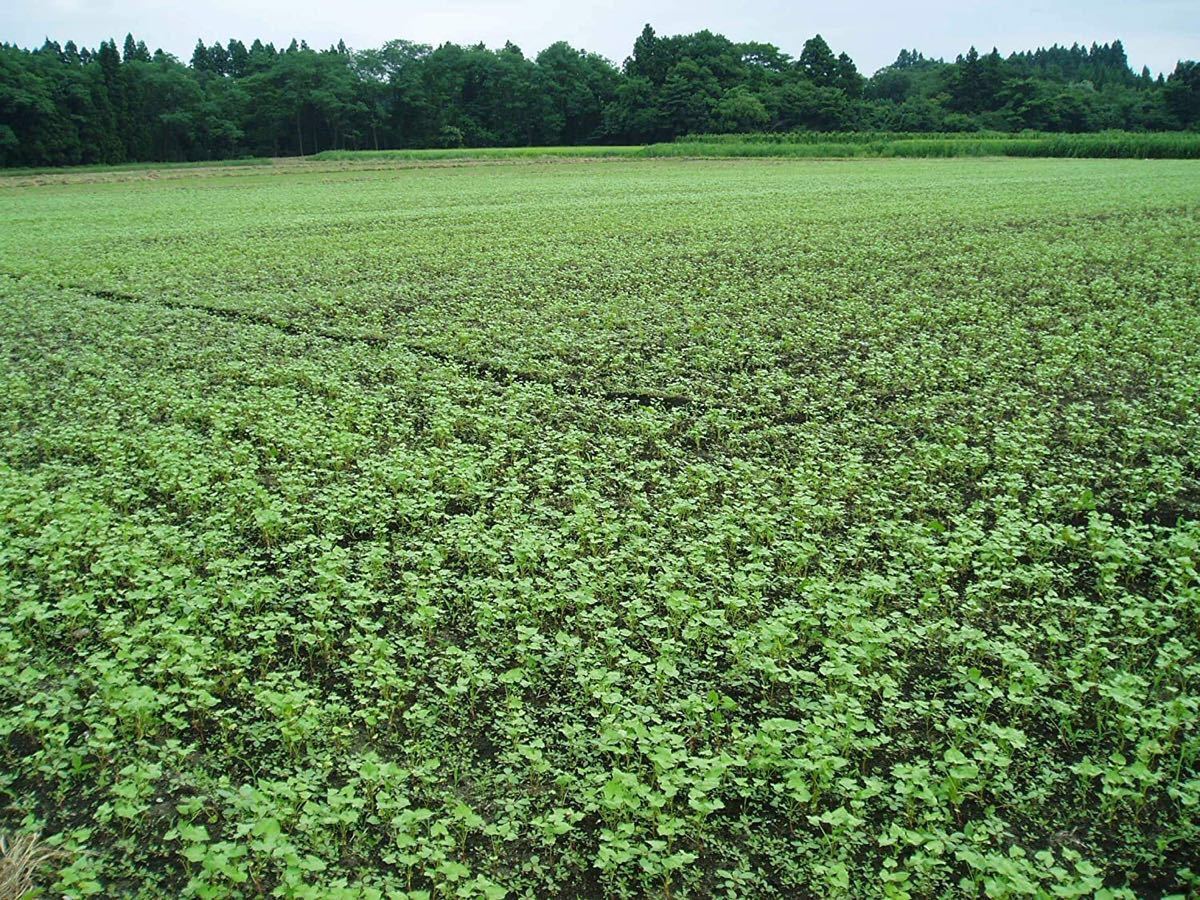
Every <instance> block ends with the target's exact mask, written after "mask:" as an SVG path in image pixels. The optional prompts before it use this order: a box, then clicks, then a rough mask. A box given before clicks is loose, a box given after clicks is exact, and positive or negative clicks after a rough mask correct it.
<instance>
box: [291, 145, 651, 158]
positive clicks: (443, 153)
mask: <svg viewBox="0 0 1200 900" xmlns="http://www.w3.org/2000/svg"><path fill="white" fill-rule="evenodd" d="M644 155H645V148H643V147H607V146H584V147H474V148H472V147H455V148H440V149H436V148H435V149H430V150H326V151H324V152H322V153H317V154H315V155H314V156H311V157H309V158H310V159H316V160H360V159H364V160H365V159H398V160H416V161H419V160H439V159H524V160H529V159H538V158H565V157H580V158H597V157H611V156H644Z"/></svg>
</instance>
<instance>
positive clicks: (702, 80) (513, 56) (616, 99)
mask: <svg viewBox="0 0 1200 900" xmlns="http://www.w3.org/2000/svg"><path fill="white" fill-rule="evenodd" d="M1197 127H1200V65H1197V63H1195V62H1180V63H1179V64H1178V65H1177V66H1176V68H1175V70H1174V71H1173V72H1172V73H1171V74H1170V76H1169V77H1166V78H1164V77H1163V76H1162V75H1159V76H1158V77H1157V78H1155V77H1153V76H1152V75H1151V73H1150V71H1149V70H1147V69H1143V70H1142V71H1141V72H1140V73H1135V72H1133V71H1132V70H1131V69H1130V67H1129V63H1128V60H1127V58H1126V55H1125V50H1124V47H1123V46H1122V45H1121V42H1120V41H1114V42H1113V43H1111V44H1099V45H1097V44H1092V45H1091V47H1083V46H1080V45H1078V44H1077V45H1074V46H1071V47H1061V46H1057V45H1056V46H1052V47H1049V48H1044V49H1039V50H1036V51H1031V52H1025V53H1014V54H1012V55H1010V56H1007V57H1004V56H1001V55H1000V54H999V53H998V52H996V51H995V50H992V51H991V52H990V53H986V54H980V53H979V52H977V51H976V50H975V49H974V48H971V49H970V51H969V52H967V53H966V54H963V55H961V56H959V57H958V58H957V59H955V60H954V62H947V61H945V60H941V59H929V58H926V57H925V56H924V55H923V54H922V53H920V52H918V51H916V50H903V51H901V52H900V54H899V56H898V57H897V58H896V61H895V62H894V63H892V64H891V65H889V66H887V67H885V68H883V69H881V70H880V71H878V72H876V73H875V74H874V75H873V76H871V77H870V78H867V77H864V75H863V74H862V73H860V72H859V71H858V69H857V67H856V66H855V64H854V62H853V60H851V59H850V57H849V56H848V55H847V54H845V53H835V52H834V50H833V49H832V48H830V46H829V45H828V44H827V43H826V41H825V40H823V39H822V38H821V37H820V35H817V36H815V37H813V38H811V39H810V40H808V41H806V42H805V44H804V47H803V49H802V50H801V52H800V55H799V56H798V57H795V58H793V57H791V56H789V55H788V54H786V53H784V52H783V51H782V50H780V49H779V48H778V47H775V46H773V45H771V44H765V43H736V42H734V41H730V40H728V39H727V38H725V37H722V36H721V35H718V34H713V33H711V32H709V31H700V32H697V33H696V34H689V35H677V36H673V37H660V36H658V35H656V34H655V33H654V30H653V29H652V28H651V27H650V26H649V25H647V26H646V28H645V29H644V30H643V31H642V33H641V35H639V36H638V38H637V40H636V41H635V42H634V45H633V52H632V53H631V54H630V56H629V57H628V58H627V59H626V60H625V62H624V64H623V65H622V66H621V67H620V68H618V67H616V66H614V65H613V64H612V63H611V62H609V61H608V60H607V59H605V58H603V57H601V56H599V55H597V54H594V53H588V52H585V51H582V50H577V49H575V48H573V47H571V46H569V45H568V44H566V43H564V42H559V43H556V44H553V45H551V46H549V47H547V48H546V49H544V50H542V51H541V52H540V53H539V54H537V56H536V57H532V58H531V57H528V56H526V55H525V54H524V53H523V52H522V51H521V50H520V48H518V47H516V46H514V45H513V44H511V43H509V44H506V45H505V46H504V47H503V48H502V49H499V50H490V49H488V48H486V47H484V46H483V45H476V46H470V47H462V46H458V45H456V44H449V43H448V44H443V45H441V46H440V47H437V48H436V49H435V48H432V47H430V46H427V45H423V44H415V43H411V42H409V41H403V40H395V41H389V42H388V43H386V44H384V45H383V46H382V47H380V48H378V49H373V50H350V49H348V48H347V47H346V46H345V45H344V44H342V43H340V42H339V44H338V45H337V46H336V47H330V48H329V49H327V50H314V49H312V48H310V47H309V46H307V44H305V43H303V42H300V43H297V42H296V41H292V43H291V44H290V45H289V46H288V47H286V48H284V49H282V50H280V49H277V48H276V47H275V46H273V45H272V44H269V43H268V44H264V43H262V42H261V41H258V40H256V41H254V42H253V43H252V44H251V45H250V46H249V47H247V46H246V45H245V44H244V43H242V42H241V41H239V40H230V41H229V42H228V43H227V44H224V45H223V44H219V43H214V44H212V45H211V46H205V45H204V44H203V43H202V42H198V43H197V45H196V48H195V51H194V52H193V54H192V58H191V60H190V61H189V63H188V64H186V65H185V64H184V63H183V62H181V61H180V60H179V59H177V58H176V57H174V56H172V55H171V54H168V53H164V52H163V51H161V50H156V51H154V52H153V53H151V52H150V50H149V49H148V47H147V45H146V44H145V43H144V42H143V41H139V40H136V39H135V38H134V37H133V36H132V35H127V36H126V38H125V41H124V45H123V47H122V48H118V46H117V43H116V41H106V42H103V43H101V44H100V46H99V48H98V49H95V50H89V49H87V48H80V47H77V46H76V45H75V44H74V43H73V42H71V41H68V42H66V43H65V44H62V45H60V44H58V43H56V42H54V41H51V40H47V41H46V42H45V44H43V45H42V46H41V47H40V48H37V49H34V50H28V49H23V48H20V47H16V46H12V45H9V44H3V45H0V164H3V165H8V166H14V165H66V164H75V163H119V162H124V161H143V160H146V161H150V160H153V161H172V160H199V159H216V158H233V157H241V156H283V155H295V154H301V155H303V154H309V153H314V152H318V151H321V150H327V149H368V148H370V149H382V148H405V147H457V146H519V145H556V144H584V143H609V144H616V143H642V142H648V141H662V140H670V139H672V138H675V137H677V136H679V135H683V134H688V133H696V132H709V131H722V132H730V131H764V130H794V129H812V130H821V131H842V130H846V131H850V130H886V131H976V130H985V129H986V130H998V131H1019V130H1022V129H1037V130H1042V131H1071V132H1080V131H1096V130H1102V129H1110V128H1117V129H1126V130H1133V131H1141V130H1172V129H1194V128H1197Z"/></svg>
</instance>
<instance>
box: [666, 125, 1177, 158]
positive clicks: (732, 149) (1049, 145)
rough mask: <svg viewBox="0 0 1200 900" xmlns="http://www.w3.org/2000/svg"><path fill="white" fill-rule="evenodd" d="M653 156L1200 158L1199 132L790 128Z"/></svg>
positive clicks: (692, 143)
mask: <svg viewBox="0 0 1200 900" xmlns="http://www.w3.org/2000/svg"><path fill="white" fill-rule="evenodd" d="M646 153H647V155H649V156H704V157H724V156H752V157H757V156H772V157H835V158H841V157H857V156H873V157H890V156H905V157H914V156H920V157H939V156H1047V157H1091V158H1109V159H1200V133H1193V132H1153V133H1149V132H1147V133H1136V132H1124V131H1105V132H1098V133H1095V134H1046V133H1037V132H1025V133H1022V134H1016V135H1013V134H1002V133H997V132H980V133H968V134H961V133H960V134H915V133H911V132H875V133H868V132H858V133H856V132H846V133H839V132H789V133H784V134H701V135H689V136H688V137H685V138H680V139H679V140H677V141H675V142H674V143H671V144H652V145H651V146H649V147H647V148H646Z"/></svg>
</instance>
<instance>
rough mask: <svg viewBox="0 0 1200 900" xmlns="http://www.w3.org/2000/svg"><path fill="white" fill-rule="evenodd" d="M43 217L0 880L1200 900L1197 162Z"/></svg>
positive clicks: (140, 886)
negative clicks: (31, 874)
mask: <svg viewBox="0 0 1200 900" xmlns="http://www.w3.org/2000/svg"><path fill="white" fill-rule="evenodd" d="M73 180H74V181H75V182H77V183H72V181H73ZM0 216H2V221H3V223H4V224H3V227H2V228H0V273H2V274H0V397H2V398H3V402H2V403H0V832H2V833H5V834H7V835H9V836H10V837H12V836H16V835H25V836H30V838H29V839H30V840H31V841H32V840H33V838H32V836H33V835H40V838H39V839H38V843H37V844H36V850H37V852H40V853H43V854H45V856H46V859H45V863H44V865H43V866H42V867H41V869H40V870H39V874H38V879H39V883H40V884H41V885H42V886H43V887H44V889H45V890H46V891H47V892H48V893H47V896H63V895H66V896H69V897H75V896H81V895H87V894H99V895H103V896H144V897H158V896H197V897H229V896H253V895H260V894H275V895H278V896H287V897H313V898H330V897H403V896H406V895H407V896H409V897H414V898H417V897H425V898H449V897H481V898H500V897H512V898H518V897H519V898H542V897H555V896H562V897H641V896H659V897H695V898H707V897H714V896H715V897H732V898H757V897H778V898H793V897H808V896H813V897H837V896H854V897H877V896H887V897H897V898H900V897H916V898H924V897H937V896H947V897H950V896H963V895H966V896H990V897H1008V896H1034V895H1038V896H1045V897H1064V898H1069V897H1093V896H1095V897H1108V898H1117V897H1133V896H1138V897H1162V896H1164V895H1179V896H1184V895H1187V894H1189V893H1193V894H1194V893H1195V892H1197V891H1200V771H1198V769H1200V762H1198V760H1200V574H1198V567H1200V163H1197V162H1193V161H1187V160H1161V161H1159V160H1155V161H1145V160H1076V159H1036V160H1033V159H965V158H964V159H935V160H917V159H887V160H880V159H862V160H845V161H812V160H803V159H792V160H789V159H763V160H674V159H624V160H620V159H618V160H609V161H586V160H570V159H562V160H529V161H519V160H510V161H509V162H507V163H505V164H502V165H501V164H490V163H487V162H476V163H474V164H471V165H442V166H427V167H404V166H401V165H390V166H389V165H388V164H387V160H386V159H377V160H375V162H374V163H373V164H371V165H367V164H356V163H354V162H346V161H344V160H329V161H326V162H308V163H295V164H292V165H288V166H246V167H241V168H236V169H229V170H224V169H220V168H216V169H195V170H189V169H177V170H171V171H169V172H168V171H164V172H163V173H162V177H161V178H160V177H157V175H156V174H155V173H154V172H153V171H149V172H147V171H130V172H125V173H122V172H119V171H118V172H109V173H106V174H103V175H97V176H96V177H95V178H94V179H92V180H89V179H88V178H87V177H84V176H63V177H57V176H54V175H38V176H36V177H34V176H28V177H23V178H12V179H6V180H4V181H3V182H0ZM2 869H3V867H0V874H2ZM406 892H407V894H406Z"/></svg>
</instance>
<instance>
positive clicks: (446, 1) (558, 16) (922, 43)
mask: <svg viewBox="0 0 1200 900" xmlns="http://www.w3.org/2000/svg"><path fill="white" fill-rule="evenodd" d="M646 22H649V23H650V24H651V25H653V26H654V29H655V31H657V32H658V33H659V34H679V33H686V32H692V31H698V30H700V29H702V28H708V29H710V30H712V31H716V32H719V33H721V34H724V35H726V36H727V37H729V38H732V39H733V40H759V41H766V42H769V43H773V44H776V45H778V46H779V47H780V48H781V49H783V50H784V52H786V53H790V54H791V55H793V56H795V55H798V54H799V52H800V48H801V47H802V46H803V45H804V41H805V39H807V38H808V37H810V36H812V35H813V34H815V33H820V34H822V35H824V37H825V39H826V40H827V41H828V42H829V44H830V45H831V46H832V47H833V49H834V51H835V52H840V51H842V50H845V51H846V52H847V53H849V54H850V55H851V56H852V57H853V58H854V60H855V62H856V63H858V66H859V69H860V70H862V71H863V72H864V73H866V74H868V75H869V74H871V73H872V72H874V71H875V70H876V69H878V68H880V67H881V66H885V65H887V64H888V63H889V62H891V61H892V60H893V59H895V57H896V53H897V51H899V50H900V48H901V47H909V48H914V47H915V48H917V49H919V50H921V51H922V52H923V53H925V55H926V56H944V57H946V58H948V59H953V58H954V56H955V55H956V54H958V53H960V52H964V51H965V50H966V49H967V47H969V46H971V45H972V44H974V45H975V46H977V47H978V48H980V50H990V49H991V48H992V46H993V45H994V46H996V47H998V48H999V49H1000V51H1001V52H1002V53H1005V54H1007V53H1009V52H1010V51H1012V50H1024V49H1032V48H1035V47H1037V46H1039V45H1049V44H1052V43H1054V42H1056V41H1057V42H1058V43H1064V44H1068V45H1069V44H1071V43H1072V42H1073V41H1079V42H1081V43H1087V44H1090V43H1091V42H1092V41H1096V42H1098V43H1105V42H1107V41H1111V40H1113V39H1114V38H1120V39H1121V40H1122V41H1124V43H1125V49H1126V52H1127V53H1128V54H1129V59H1130V62H1131V63H1132V65H1133V66H1134V67H1135V68H1136V69H1140V68H1141V67H1142V66H1143V65H1148V66H1150V68H1151V70H1152V71H1154V72H1155V73H1158V72H1159V71H1165V72H1168V73H1169V72H1170V71H1171V70H1172V69H1173V68H1174V67H1175V62H1176V61H1177V60H1178V59H1180V58H1184V59H1195V58H1197V57H1200V2H1198V0H1087V2H1082V0H1008V2H1003V3H983V2H977V0H946V2H943V0H910V2H892V0H850V2H844V3H838V2H836V0H834V2H829V0H826V2H824V3H812V4H805V3H797V2H787V0H750V2H745V3H742V4H734V3H730V2H729V0H609V2H605V3H599V2H594V0H577V2H571V3H558V2H555V0H433V2H428V0H427V2H422V3H416V2H410V0H334V2H330V0H325V2H321V3H306V2H300V0H191V2H186V0H184V2H175V3H172V2H166V3H163V2H160V0H4V2H3V3H2V4H0V41H6V42H9V43H16V44H19V45H21V46H40V45H41V43H42V40H43V39H44V38H45V37H46V36H47V35H48V36H50V37H51V38H53V39H55V40H57V41H59V42H60V43H62V42H65V41H67V40H68V39H71V40H74V41H75V42H76V43H77V44H80V45H81V46H89V47H94V46H95V45H96V44H98V43H99V42H100V41H101V40H103V39H105V38H108V37H115V38H116V39H117V41H118V43H119V42H120V40H121V38H123V37H124V35H125V33H126V32H127V31H132V32H133V33H134V35H135V36H136V37H138V38H141V39H143V40H145V41H146V43H147V44H148V45H149V47H150V49H151V50H153V49H155V48H157V47H162V48H163V49H164V50H167V51H168V52H171V53H174V54H176V55H177V56H179V57H181V58H182V59H184V61H187V59H189V58H190V56H191V49H192V47H193V46H195V43H196V39H197V38H198V37H200V38H203V39H204V40H205V42H206V43H211V42H212V41H214V40H220V41H222V42H224V41H226V40H228V39H229V38H231V37H236V38H240V39H241V40H243V41H245V42H246V44H249V43H250V41H251V40H253V39H254V38H256V37H260V38H262V39H263V40H264V41H274V42H275V44H276V46H283V45H286V44H287V43H288V41H289V40H290V39H291V38H292V37H296V38H302V39H304V40H307V41H308V43H309V44H310V45H311V46H314V47H326V46H328V45H330V44H333V43H336V42H337V40H338V39H339V38H342V39H344V40H345V41H346V43H347V44H348V45H349V46H351V47H356V48H361V47H374V46H378V45H379V44H381V43H383V42H384V41H386V40H389V39H391V38H407V39H408V40H412V41H417V42H419V43H427V44H435V45H436V44H439V43H441V42H443V41H454V42H456V43H477V42H479V41H483V42H484V43H485V44H487V45H488V46H491V47H498V46H502V45H503V44H504V42H505V40H512V41H513V42H514V43H516V44H517V45H518V46H519V47H521V49H522V50H524V51H525V53H526V54H527V55H529V56H533V55H535V54H536V53H537V52H538V51H539V50H541V49H542V48H543V47H545V46H546V45H548V44H551V43H553V42H554V41H556V40H566V41H569V42H570V43H571V44H572V45H573V46H576V47H582V48H584V49H587V50H594V51H596V52H598V53H601V54H603V55H604V56H607V57H608V58H609V59H611V60H613V62H616V63H620V62H621V61H622V60H623V59H624V58H625V57H626V56H627V55H628V54H629V51H630V48H631V47H632V45H633V40H634V38H635V37H636V36H637V34H638V32H639V31H641V28H642V25H643V24H645V23H646Z"/></svg>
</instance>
